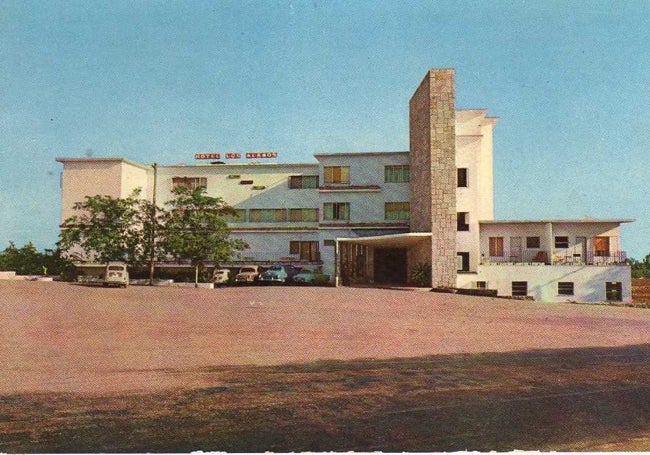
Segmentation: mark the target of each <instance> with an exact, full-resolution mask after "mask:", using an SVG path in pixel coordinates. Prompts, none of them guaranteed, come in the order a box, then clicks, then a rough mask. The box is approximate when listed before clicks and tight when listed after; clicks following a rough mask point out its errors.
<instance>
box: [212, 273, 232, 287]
mask: <svg viewBox="0 0 650 455" xmlns="http://www.w3.org/2000/svg"><path fill="white" fill-rule="evenodd" d="M229 281H230V270H228V269H214V272H212V282H213V283H214V285H215V286H222V285H224V284H228V282H229Z"/></svg>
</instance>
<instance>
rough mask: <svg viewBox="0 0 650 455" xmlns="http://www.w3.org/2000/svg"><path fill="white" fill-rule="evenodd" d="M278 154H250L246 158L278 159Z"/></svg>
mask: <svg viewBox="0 0 650 455" xmlns="http://www.w3.org/2000/svg"><path fill="white" fill-rule="evenodd" d="M277 157H278V152H248V153H247V154H246V158H248V159H251V158H253V159H257V158H277Z"/></svg>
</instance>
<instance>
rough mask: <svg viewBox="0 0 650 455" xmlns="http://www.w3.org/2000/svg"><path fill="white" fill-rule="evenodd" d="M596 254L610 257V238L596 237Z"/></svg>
mask: <svg viewBox="0 0 650 455" xmlns="http://www.w3.org/2000/svg"><path fill="white" fill-rule="evenodd" d="M594 254H595V255H596V256H605V257H607V256H609V237H594Z"/></svg>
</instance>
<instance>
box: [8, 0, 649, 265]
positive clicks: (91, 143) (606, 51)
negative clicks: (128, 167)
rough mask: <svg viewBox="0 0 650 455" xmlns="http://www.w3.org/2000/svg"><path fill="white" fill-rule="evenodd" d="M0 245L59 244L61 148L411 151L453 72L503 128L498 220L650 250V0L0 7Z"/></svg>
mask: <svg viewBox="0 0 650 455" xmlns="http://www.w3.org/2000/svg"><path fill="white" fill-rule="evenodd" d="M0 34H1V36H2V39H0V159H1V161H0V163H1V164H0V249H3V248H5V247H6V246H7V245H8V242H9V241H10V240H12V241H15V242H16V243H17V244H18V245H22V244H23V243H25V242H27V241H29V240H33V241H34V243H35V244H36V246H37V247H39V248H51V247H53V246H54V244H55V242H56V240H57V235H58V223H59V222H60V204H61V203H60V188H59V180H60V172H61V168H62V166H61V165H60V164H59V163H57V162H55V161H54V158H55V157H57V156H64V157H85V156H94V157H106V156H111V157H115V156H120V157H125V158H130V159H132V160H136V161H140V162H143V163H152V162H154V161H155V162H158V163H161V164H174V163H180V162H185V163H192V162H194V159H193V157H194V154H195V153H200V152H222V153H223V152H225V151H241V152H245V151H259V150H272V151H277V152H278V153H279V154H280V158H279V161H280V162H313V161H314V159H313V154H314V153H319V152H331V153H334V152H348V151H383V150H408V101H409V99H410V97H411V95H412V94H413V92H414V91H415V89H416V88H417V86H418V84H419V83H420V81H421V80H422V78H423V77H424V75H425V73H426V71H427V70H428V69H429V68H454V69H455V70H456V90H457V98H456V104H457V107H458V108H461V109H462V108H487V109H488V110H489V114H490V115H491V116H495V117H499V118H500V121H499V123H498V124H497V126H496V129H495V140H494V166H495V212H496V213H495V215H496V217H497V218H498V219H538V218H579V217H583V216H591V217H595V218H635V219H636V220H637V221H636V222H635V223H632V224H629V225H626V226H625V227H624V228H623V243H624V248H625V249H626V250H627V252H628V255H630V256H633V257H636V258H641V257H643V256H645V255H646V254H648V253H650V209H649V205H650V185H649V184H648V180H649V177H650V160H649V159H648V158H649V157H648V152H649V151H650V2H648V1H549V0H545V1H542V2H539V1H498V0H490V1H457V0H454V1H440V2H438V1H408V2H402V1H381V0H378V1H359V0H353V1H326V2H324V1H320V0H310V1H288V0H287V1H265V0H259V1H241V0H236V1H232V2H229V1H192V2H183V1H174V2H168V1H156V2H153V1H139V2H133V1H131V0H129V1H115V0H111V1H106V2H101V1H94V0H93V1H87V0H82V1H55V0H51V1H40V0H39V1H31V2H30V1H27V2H26V1H23V0H16V1H14V0H0Z"/></svg>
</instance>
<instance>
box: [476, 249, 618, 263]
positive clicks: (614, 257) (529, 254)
mask: <svg viewBox="0 0 650 455" xmlns="http://www.w3.org/2000/svg"><path fill="white" fill-rule="evenodd" d="M626 260H627V254H626V253H625V251H610V252H597V253H595V252H589V253H587V254H586V255H585V254H582V253H573V252H570V251H560V252H555V253H553V254H552V255H551V253H550V251H545V250H534V251H522V252H516V253H513V254H509V255H508V254H504V255H503V256H489V255H488V254H485V253H484V254H482V255H481V265H490V264H497V265H498V264H503V265H506V264H517V265H520V264H522V265H526V264H528V265H624V264H626Z"/></svg>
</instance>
